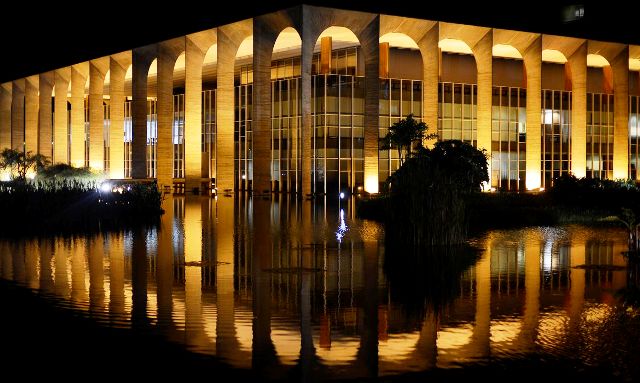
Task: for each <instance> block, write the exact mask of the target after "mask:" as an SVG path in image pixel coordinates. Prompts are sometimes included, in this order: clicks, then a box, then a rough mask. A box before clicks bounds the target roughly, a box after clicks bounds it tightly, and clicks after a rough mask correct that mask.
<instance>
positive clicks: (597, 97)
mask: <svg viewBox="0 0 640 383" xmlns="http://www.w3.org/2000/svg"><path fill="white" fill-rule="evenodd" d="M613 108H614V105H613V95H612V94H605V93H587V178H602V179H612V178H613Z"/></svg>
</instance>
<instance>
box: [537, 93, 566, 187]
mask: <svg viewBox="0 0 640 383" xmlns="http://www.w3.org/2000/svg"><path fill="white" fill-rule="evenodd" d="M541 101H542V116H541V118H542V129H541V132H542V187H545V188H548V187H551V186H552V185H553V180H554V179H555V178H556V177H559V176H561V175H562V174H567V173H569V171H570V169H571V92H569V91H560V90H547V89H543V90H542V99H541Z"/></svg>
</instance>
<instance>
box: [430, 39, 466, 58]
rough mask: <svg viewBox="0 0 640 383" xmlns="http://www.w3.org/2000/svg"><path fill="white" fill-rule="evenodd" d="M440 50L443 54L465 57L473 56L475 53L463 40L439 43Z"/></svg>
mask: <svg viewBox="0 0 640 383" xmlns="http://www.w3.org/2000/svg"><path fill="white" fill-rule="evenodd" d="M438 48H440V49H441V50H442V51H443V52H449V53H459V54H465V55H471V54H473V51H472V50H471V48H469V46H468V45H467V43H465V42H464V41H462V40H457V39H442V40H440V41H439V42H438Z"/></svg>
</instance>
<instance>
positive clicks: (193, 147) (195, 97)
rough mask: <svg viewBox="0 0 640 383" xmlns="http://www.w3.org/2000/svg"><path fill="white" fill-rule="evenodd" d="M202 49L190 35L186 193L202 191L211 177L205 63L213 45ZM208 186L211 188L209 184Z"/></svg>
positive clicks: (188, 49)
mask: <svg viewBox="0 0 640 383" xmlns="http://www.w3.org/2000/svg"><path fill="white" fill-rule="evenodd" d="M208 42H209V41H207V44H204V46H199V45H198V44H197V43H198V40H196V39H192V38H191V37H189V36H187V39H186V43H185V89H184V177H185V191H189V190H194V189H196V188H197V189H198V190H199V189H200V187H201V186H202V177H203V176H206V177H208V174H209V165H210V164H209V158H208V156H206V155H203V152H202V64H203V63H204V56H205V54H206V52H207V49H208V48H209V46H210V44H208ZM207 187H209V186H208V185H207Z"/></svg>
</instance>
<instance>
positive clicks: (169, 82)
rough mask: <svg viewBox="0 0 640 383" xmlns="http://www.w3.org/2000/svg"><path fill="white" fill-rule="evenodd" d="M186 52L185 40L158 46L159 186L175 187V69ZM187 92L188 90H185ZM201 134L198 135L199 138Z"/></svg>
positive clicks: (163, 43) (157, 172)
mask: <svg viewBox="0 0 640 383" xmlns="http://www.w3.org/2000/svg"><path fill="white" fill-rule="evenodd" d="M183 50H184V38H177V39H173V40H169V41H164V42H162V43H160V44H158V82H157V84H158V85H157V92H158V93H157V96H158V104H157V106H158V146H157V155H158V156H157V163H156V164H157V170H156V176H157V178H158V185H159V186H160V187H161V188H163V187H165V186H169V187H171V186H172V185H173V69H174V67H175V65H176V60H177V59H178V56H179V55H180V53H182V51H183ZM185 92H188V90H186V89H185ZM199 136H200V134H198V137H199Z"/></svg>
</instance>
